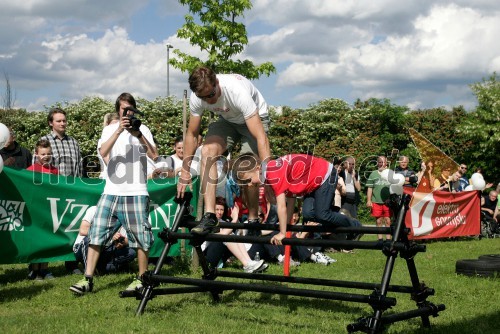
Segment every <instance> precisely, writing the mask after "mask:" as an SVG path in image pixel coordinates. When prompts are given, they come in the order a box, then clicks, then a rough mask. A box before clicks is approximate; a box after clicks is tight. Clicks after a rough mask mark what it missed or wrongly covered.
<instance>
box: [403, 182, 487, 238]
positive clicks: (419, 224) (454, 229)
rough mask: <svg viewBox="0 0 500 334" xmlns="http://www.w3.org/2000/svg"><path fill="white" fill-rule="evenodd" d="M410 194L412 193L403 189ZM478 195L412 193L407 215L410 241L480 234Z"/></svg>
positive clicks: (479, 193)
mask: <svg viewBox="0 0 500 334" xmlns="http://www.w3.org/2000/svg"><path fill="white" fill-rule="evenodd" d="M405 192H406V193H408V194H410V193H412V190H409V189H405ZM480 196H481V192H480V191H463V192H459V193H450V192H446V191H434V192H430V193H420V192H414V193H413V200H412V205H410V209H409V210H408V212H407V213H406V217H405V223H406V227H408V228H411V233H410V235H409V238H410V239H437V238H449V237H459V236H468V235H478V234H480V229H481V227H480V219H481V213H480V210H481V197H480Z"/></svg>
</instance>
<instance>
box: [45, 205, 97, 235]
mask: <svg viewBox="0 0 500 334" xmlns="http://www.w3.org/2000/svg"><path fill="white" fill-rule="evenodd" d="M47 200H48V201H49V202H50V216H51V217H52V227H53V229H54V233H56V232H57V230H58V229H59V227H60V226H61V223H62V221H63V219H64V216H65V215H66V214H67V213H68V212H69V213H70V214H71V213H73V211H74V210H78V213H77V214H76V215H75V217H74V218H73V220H72V221H71V223H70V224H69V225H68V227H66V229H65V230H64V232H76V231H78V226H77V227H76V228H75V226H76V225H77V224H78V222H79V221H80V220H81V218H83V216H84V215H85V211H87V208H88V207H89V206H88V205H87V204H76V203H75V204H73V202H75V201H76V200H75V199H70V198H67V199H66V206H65V208H64V211H63V213H62V214H61V215H60V216H59V214H58V212H57V203H58V202H59V201H60V200H61V199H60V198H52V197H47Z"/></svg>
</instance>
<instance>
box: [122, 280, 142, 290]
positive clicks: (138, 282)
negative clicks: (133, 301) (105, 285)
mask: <svg viewBox="0 0 500 334" xmlns="http://www.w3.org/2000/svg"><path fill="white" fill-rule="evenodd" d="M140 289H142V281H141V280H140V279H138V278H137V277H136V278H134V280H133V281H132V283H130V284H129V285H128V286H127V288H126V289H125V291H136V290H140Z"/></svg>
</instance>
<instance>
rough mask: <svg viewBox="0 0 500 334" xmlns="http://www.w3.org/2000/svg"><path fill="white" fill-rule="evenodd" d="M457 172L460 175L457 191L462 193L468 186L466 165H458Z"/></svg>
mask: <svg viewBox="0 0 500 334" xmlns="http://www.w3.org/2000/svg"><path fill="white" fill-rule="evenodd" d="M459 171H460V172H461V173H462V175H461V176H460V179H459V180H458V182H459V186H458V188H457V191H458V192H460V191H464V190H465V188H467V186H468V185H469V179H467V165H466V164H460V168H459Z"/></svg>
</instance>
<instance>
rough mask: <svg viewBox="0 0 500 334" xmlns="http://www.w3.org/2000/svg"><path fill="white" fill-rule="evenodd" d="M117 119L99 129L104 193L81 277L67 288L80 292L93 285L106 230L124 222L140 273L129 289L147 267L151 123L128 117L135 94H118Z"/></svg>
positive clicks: (153, 155) (152, 156) (153, 152)
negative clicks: (104, 171) (103, 170)
mask: <svg viewBox="0 0 500 334" xmlns="http://www.w3.org/2000/svg"><path fill="white" fill-rule="evenodd" d="M115 111H116V112H117V113H118V114H119V115H120V122H119V123H115V124H110V125H108V126H107V127H105V128H104V129H103V130H102V134H101V139H100V140H99V142H100V146H99V147H98V148H97V149H98V150H99V153H100V154H101V156H102V158H103V161H104V163H106V164H107V173H108V175H107V178H106V185H105V186H104V192H103V193H102V195H101V198H100V200H99V202H98V203H97V211H96V214H95V217H94V221H93V223H92V227H91V228H90V231H89V250H88V257H87V267H86V268H85V276H84V278H83V279H82V280H80V281H79V282H78V283H76V284H74V285H72V286H71V287H70V290H71V291H73V292H74V293H76V294H79V295H83V294H85V293H87V292H91V291H92V288H93V285H94V283H93V275H94V271H95V268H96V265H97V261H98V260H99V255H100V251H101V247H102V245H104V244H105V243H106V242H107V240H109V237H110V235H111V234H112V233H113V232H114V231H116V230H117V229H118V227H119V226H123V227H124V228H125V230H126V231H127V236H128V238H129V246H130V247H131V248H134V249H136V252H137V262H138V264H139V275H138V277H137V278H135V279H134V281H133V282H132V283H131V284H130V285H129V286H128V287H127V290H129V291H130V290H136V289H140V288H142V282H141V280H140V279H139V277H140V276H141V275H142V274H144V273H145V272H146V270H147V267H148V255H149V249H150V248H151V245H152V244H153V241H154V239H153V234H152V232H151V225H150V223H149V220H148V218H149V194H148V190H147V184H146V182H147V164H148V163H147V158H148V157H149V158H150V159H153V160H154V159H155V158H156V157H157V156H158V153H157V151H156V147H155V145H154V141H153V136H152V134H151V131H150V130H149V128H148V127H147V126H145V125H143V124H138V123H139V122H137V119H136V120H135V121H134V123H133V122H132V120H133V118H132V117H133V116H134V113H135V112H137V111H138V110H137V109H136V102H135V99H134V97H133V96H132V95H131V94H129V93H122V94H121V95H120V96H119V97H118V98H117V99H116V102H115Z"/></svg>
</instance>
